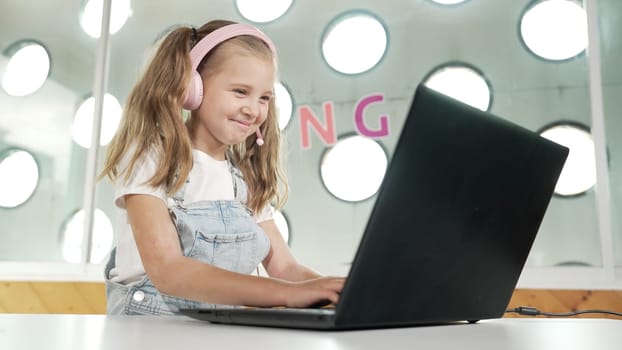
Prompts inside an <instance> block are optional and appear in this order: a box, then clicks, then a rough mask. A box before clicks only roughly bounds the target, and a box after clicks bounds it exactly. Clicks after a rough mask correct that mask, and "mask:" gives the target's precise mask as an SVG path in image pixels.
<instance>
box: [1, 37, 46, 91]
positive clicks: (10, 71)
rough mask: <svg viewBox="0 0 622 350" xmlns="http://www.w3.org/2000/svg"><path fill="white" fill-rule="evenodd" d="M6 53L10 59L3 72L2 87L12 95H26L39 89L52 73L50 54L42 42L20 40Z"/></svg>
mask: <svg viewBox="0 0 622 350" xmlns="http://www.w3.org/2000/svg"><path fill="white" fill-rule="evenodd" d="M4 55H5V56H6V57H7V58H8V59H9V61H8V63H7V65H6V68H5V70H4V72H0V73H1V74H2V88H3V89H4V91H6V93H7V94H9V95H11V96H26V95H30V94H32V93H34V92H35V91H37V90H39V88H41V86H43V83H45V81H46V80H47V78H48V77H49V75H50V65H51V63H50V55H49V53H48V51H47V49H46V48H45V46H43V45H42V44H41V43H38V42H36V41H34V40H23V41H18V42H16V43H14V44H12V45H11V46H9V47H8V48H7V49H6V50H5V51H4Z"/></svg>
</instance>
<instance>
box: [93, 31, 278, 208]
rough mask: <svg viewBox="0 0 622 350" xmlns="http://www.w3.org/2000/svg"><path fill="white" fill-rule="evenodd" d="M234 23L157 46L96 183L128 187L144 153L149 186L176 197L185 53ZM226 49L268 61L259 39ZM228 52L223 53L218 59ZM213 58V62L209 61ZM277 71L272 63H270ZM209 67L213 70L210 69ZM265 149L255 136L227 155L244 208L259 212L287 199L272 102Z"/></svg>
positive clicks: (187, 153)
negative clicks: (152, 161) (149, 158)
mask: <svg viewBox="0 0 622 350" xmlns="http://www.w3.org/2000/svg"><path fill="white" fill-rule="evenodd" d="M233 23H235V22H230V21H223V20H216V21H210V22H208V23H206V24H205V25H203V26H202V27H201V28H199V29H197V30H196V34H193V30H192V28H188V27H180V28H177V29H174V30H172V31H171V32H170V33H169V34H168V35H167V36H166V37H165V38H164V39H163V40H162V42H161V44H160V46H159V47H158V49H157V51H156V52H155V54H154V57H153V58H152V60H151V62H150V64H149V65H148V66H147V68H146V70H145V72H144V74H143V76H142V77H141V78H140V79H139V81H138V82H137V84H136V85H135V86H134V88H133V89H132V91H131V92H130V95H129V97H128V100H127V102H126V104H125V109H124V112H123V118H122V121H121V124H120V126H119V129H118V131H117V133H116V134H115V136H114V138H113V140H112V142H111V143H110V145H109V146H108V151H107V155H106V161H105V165H104V169H103V170H102V172H101V175H100V177H104V176H108V177H109V178H110V179H111V180H112V181H116V180H118V179H119V178H120V177H121V176H123V177H122V178H123V180H124V181H127V180H128V179H129V178H130V176H131V174H132V173H133V172H134V170H135V167H136V166H137V162H138V161H139V160H140V159H141V157H143V156H144V155H145V154H146V152H148V151H151V150H155V152H156V154H157V157H158V162H159V164H158V166H157V171H156V173H155V174H154V175H153V177H152V178H151V179H149V180H148V181H147V183H148V184H149V185H150V186H154V187H159V186H164V187H165V188H166V191H167V193H168V194H169V195H171V194H174V193H175V192H177V191H178V190H179V189H180V188H181V187H182V186H183V184H184V182H185V181H186V178H187V177H188V174H189V173H190V169H191V168H192V143H191V139H190V133H189V131H188V127H189V126H190V125H192V117H190V119H189V120H188V122H187V123H184V120H183V119H184V118H183V112H182V106H183V102H184V97H185V93H186V89H187V86H188V83H189V81H190V75H191V70H192V67H191V63H190V57H189V52H190V49H191V48H192V46H193V45H194V44H195V43H196V42H197V41H199V40H201V38H203V37H204V36H205V35H207V34H209V33H211V32H212V31H214V30H216V29H218V28H220V27H222V26H225V25H228V24H233ZM226 43H227V45H226V46H227V47H230V48H231V47H235V48H236V49H241V50H244V51H245V52H246V53H248V54H253V55H261V56H264V57H271V58H273V57H272V53H271V51H270V49H269V48H268V46H267V45H266V44H265V43H263V41H261V40H260V39H258V38H255V37H252V36H239V37H235V38H232V39H229V40H227V41H226ZM223 49H224V47H223V46H222V45H218V46H216V47H215V48H214V49H212V50H211V51H210V52H209V53H208V54H207V55H206V56H205V57H204V58H203V60H202V62H201V64H200V65H199V68H198V69H199V70H201V68H202V67H203V66H208V67H206V68H208V69H207V71H208V72H209V71H212V70H213V69H216V68H217V66H218V64H222V61H223V60H222V59H218V56H219V55H218V52H219V51H221V50H223ZM225 52H227V53H228V52H231V50H223V53H225ZM212 57H214V59H211V58H212ZM273 62H274V64H275V69H276V59H275V58H273ZM209 66H211V67H212V68H210V67H209ZM260 129H261V133H262V135H264V145H263V146H261V147H258V146H257V145H256V143H255V140H256V136H254V135H253V136H250V137H249V138H247V139H246V140H245V141H244V142H242V143H240V144H237V145H232V146H230V148H229V155H230V157H231V160H232V162H233V163H234V164H235V165H236V166H237V167H238V168H239V169H240V171H241V172H242V174H243V176H244V180H245V182H246V184H247V185H248V193H249V195H248V202H247V203H246V204H247V206H248V207H249V208H250V209H252V210H254V211H258V210H261V209H262V208H263V207H265V206H266V205H267V204H273V205H275V206H276V207H277V208H279V207H281V206H282V205H283V204H284V203H285V200H286V199H287V190H288V188H287V181H286V177H285V174H284V170H283V166H282V163H281V157H280V152H281V132H280V129H279V125H278V116H277V114H276V105H275V102H274V99H271V101H270V105H269V108H268V117H267V119H266V121H265V122H264V123H263V124H262V125H261V127H260ZM133 145H135V147H136V148H135V149H134V153H133V155H132V156H131V158H130V160H129V163H128V167H127V168H126V169H122V173H119V170H120V169H119V168H118V165H119V162H120V161H121V160H122V159H123V157H124V156H125V154H126V153H127V152H129V151H130V149H131V147H132V146H133Z"/></svg>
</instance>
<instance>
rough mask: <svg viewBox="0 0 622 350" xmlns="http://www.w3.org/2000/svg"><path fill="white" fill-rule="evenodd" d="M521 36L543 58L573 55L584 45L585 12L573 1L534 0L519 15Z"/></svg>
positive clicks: (568, 57)
mask: <svg viewBox="0 0 622 350" xmlns="http://www.w3.org/2000/svg"><path fill="white" fill-rule="evenodd" d="M520 37H521V39H522V41H523V42H524V43H525V45H526V46H527V48H528V49H529V51H531V52H532V53H533V54H535V55H536V56H538V57H541V58H543V59H546V60H552V61H560V60H567V59H570V58H573V57H575V56H577V55H579V54H580V53H582V52H583V51H584V50H585V48H586V47H587V14H586V12H585V9H583V7H582V5H581V3H580V2H578V1H575V0H540V1H534V2H532V3H530V4H529V5H528V6H527V8H526V10H525V11H524V12H523V15H522V17H521V20H520Z"/></svg>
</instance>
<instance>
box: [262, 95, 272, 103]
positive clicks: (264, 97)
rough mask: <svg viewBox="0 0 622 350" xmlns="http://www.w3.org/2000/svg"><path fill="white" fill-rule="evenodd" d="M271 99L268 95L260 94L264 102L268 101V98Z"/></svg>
mask: <svg viewBox="0 0 622 350" xmlns="http://www.w3.org/2000/svg"><path fill="white" fill-rule="evenodd" d="M271 99H272V97H270V96H261V100H262V101H264V102H270V100H271Z"/></svg>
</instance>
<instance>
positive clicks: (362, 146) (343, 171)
mask: <svg viewBox="0 0 622 350" xmlns="http://www.w3.org/2000/svg"><path fill="white" fill-rule="evenodd" d="M386 169H387V155H386V153H385V151H384V149H383V148H382V147H381V146H380V144H379V143H378V142H376V141H374V140H372V139H368V138H365V137H362V136H358V135H350V136H346V137H342V138H340V140H339V141H338V142H337V144H335V146H333V147H332V148H329V149H327V151H326V152H325V153H324V155H323V157H322V163H321V166H320V175H321V178H322V182H323V183H324V186H326V189H327V190H328V191H329V192H330V193H331V194H332V195H333V196H335V197H337V198H339V199H341V200H344V201H348V202H358V201H362V200H365V199H367V198H370V197H371V196H373V195H374V194H376V192H377V191H378V189H379V188H380V184H381V183H382V179H383V178H384V174H385V171H386Z"/></svg>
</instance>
